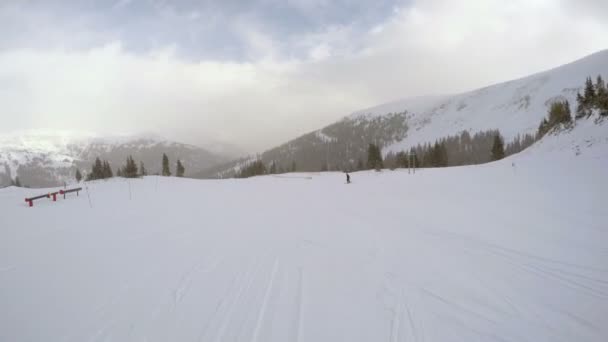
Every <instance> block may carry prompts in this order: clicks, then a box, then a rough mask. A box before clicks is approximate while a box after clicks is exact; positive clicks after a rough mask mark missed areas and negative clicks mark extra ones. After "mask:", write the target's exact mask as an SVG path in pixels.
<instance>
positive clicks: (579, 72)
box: [351, 50, 608, 152]
mask: <svg viewBox="0 0 608 342" xmlns="http://www.w3.org/2000/svg"><path fill="white" fill-rule="evenodd" d="M599 74H601V75H602V76H603V77H604V79H606V78H608V50H604V51H601V52H598V53H595V54H593V55H590V56H588V57H585V58H583V59H580V60H578V61H575V62H573V63H570V64H566V65H563V66H560V67H557V68H555V69H552V70H548V71H545V72H541V73H538V74H535V75H531V76H528V77H525V78H521V79H518V80H513V81H509V82H505V83H500V84H497V85H493V86H489V87H485V88H482V89H478V90H474V91H471V92H467V93H463V94H458V95H453V96H436V97H421V98H414V99H406V100H401V101H396V102H393V103H388V104H385V105H380V106H377V107H373V108H369V109H366V110H362V111H358V112H355V113H354V114H352V115H351V117H367V118H372V117H377V116H383V115H386V114H388V113H396V112H402V111H405V110H407V111H408V114H409V115H408V126H409V129H408V132H407V136H406V138H405V139H403V140H402V141H398V142H394V143H393V144H390V145H388V146H387V147H386V148H385V150H384V152H389V151H400V150H403V149H407V148H408V147H410V146H412V145H416V144H419V143H426V142H434V141H435V140H436V139H439V138H442V137H446V136H448V135H454V134H458V133H460V132H461V131H463V130H469V131H471V132H478V131H485V130H490V129H500V132H501V134H502V135H503V136H504V137H505V138H506V140H507V142H508V141H510V140H511V139H513V137H515V136H516V135H517V134H522V135H523V134H525V133H535V132H536V129H537V128H538V125H539V123H540V121H541V120H542V118H543V117H544V116H546V115H547V110H548V108H549V106H550V104H551V103H552V102H554V101H556V100H568V101H570V104H571V107H572V110H573V111H574V105H575V104H576V101H575V99H576V93H577V91H579V90H580V89H581V88H582V86H583V84H584V82H585V79H586V78H587V77H589V76H590V77H592V78H594V79H595V77H596V76H597V75H599Z"/></svg>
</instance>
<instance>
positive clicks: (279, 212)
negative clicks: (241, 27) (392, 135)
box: [0, 121, 608, 342]
mask: <svg viewBox="0 0 608 342" xmlns="http://www.w3.org/2000/svg"><path fill="white" fill-rule="evenodd" d="M590 122H591V121H590ZM593 124H594V125H595V126H585V125H583V124H581V125H579V126H577V127H576V128H574V130H572V131H571V132H565V133H562V134H558V135H553V136H548V137H546V138H545V139H543V141H541V143H540V144H539V145H538V146H535V147H533V148H530V149H529V150H527V151H524V152H523V153H520V154H518V155H514V156H512V157H510V158H508V159H506V160H503V161H501V162H498V163H491V164H485V165H479V166H470V167H454V168H445V169H428V170H419V171H418V172H417V173H416V174H415V175H408V174H407V172H404V171H383V172H380V173H377V172H357V173H354V174H352V178H353V181H354V183H353V184H351V185H345V184H344V175H343V174H341V173H307V174H303V173H299V174H298V173H294V174H285V175H281V176H264V177H256V178H250V179H240V180H234V179H231V180H207V181H203V180H191V179H176V178H162V177H161V178H156V177H146V178H145V179H143V180H140V179H135V180H131V181H126V180H113V181H107V182H104V181H99V182H94V183H90V184H89V186H88V194H89V195H90V197H88V196H87V192H84V193H81V195H80V196H79V197H75V196H70V197H69V198H68V199H66V200H63V199H60V200H59V201H58V202H56V203H52V202H50V201H49V200H43V201H41V202H40V203H36V205H35V206H34V207H33V208H28V207H26V206H25V203H23V197H24V196H27V195H30V194H37V193H39V192H41V191H40V190H38V191H36V190H32V189H18V188H13V187H11V188H7V189H1V190H0V340H1V341H42V340H45V341H51V340H52V341H265V342H272V341H281V342H283V341H315V342H323V341H327V342H335V341H366V342H367V341H488V340H504V341H598V342H600V341H606V340H607V339H608V325H607V324H606V317H608V249H607V248H606V241H608V230H607V225H606V222H608V212H607V211H606V210H605V205H604V203H605V197H606V194H607V193H608V179H607V178H606V177H607V175H606V170H608V142H606V141H605V137H606V136H605V135H603V134H601V133H600V136H599V137H598V138H597V139H596V140H594V143H593V144H592V145H591V146H589V145H581V146H580V149H579V153H578V155H577V153H575V150H573V146H575V145H573V144H572V142H575V143H576V142H580V141H585V139H587V137H589V134H591V135H593V134H592V132H605V128H606V125H605V124H603V125H597V124H595V123H593ZM598 127H599V128H598ZM600 129H601V131H600ZM260 194H263V195H260ZM89 198H90V201H89Z"/></svg>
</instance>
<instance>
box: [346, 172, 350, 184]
mask: <svg viewBox="0 0 608 342" xmlns="http://www.w3.org/2000/svg"><path fill="white" fill-rule="evenodd" d="M346 184H350V175H349V174H348V172H346Z"/></svg>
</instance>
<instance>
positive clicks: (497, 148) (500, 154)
mask: <svg viewBox="0 0 608 342" xmlns="http://www.w3.org/2000/svg"><path fill="white" fill-rule="evenodd" d="M504 157H505V149H504V142H503V139H502V137H501V136H500V134H496V135H495V136H494V144H493V145H492V160H493V161H496V160H501V159H502V158H504Z"/></svg>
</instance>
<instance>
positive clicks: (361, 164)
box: [357, 158, 364, 171]
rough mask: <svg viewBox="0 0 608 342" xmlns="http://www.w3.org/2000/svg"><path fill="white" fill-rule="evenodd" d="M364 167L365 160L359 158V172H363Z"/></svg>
mask: <svg viewBox="0 0 608 342" xmlns="http://www.w3.org/2000/svg"><path fill="white" fill-rule="evenodd" d="M363 168H364V166H363V160H362V159H361V158H359V160H357V170H359V171H361V170H363Z"/></svg>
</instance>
